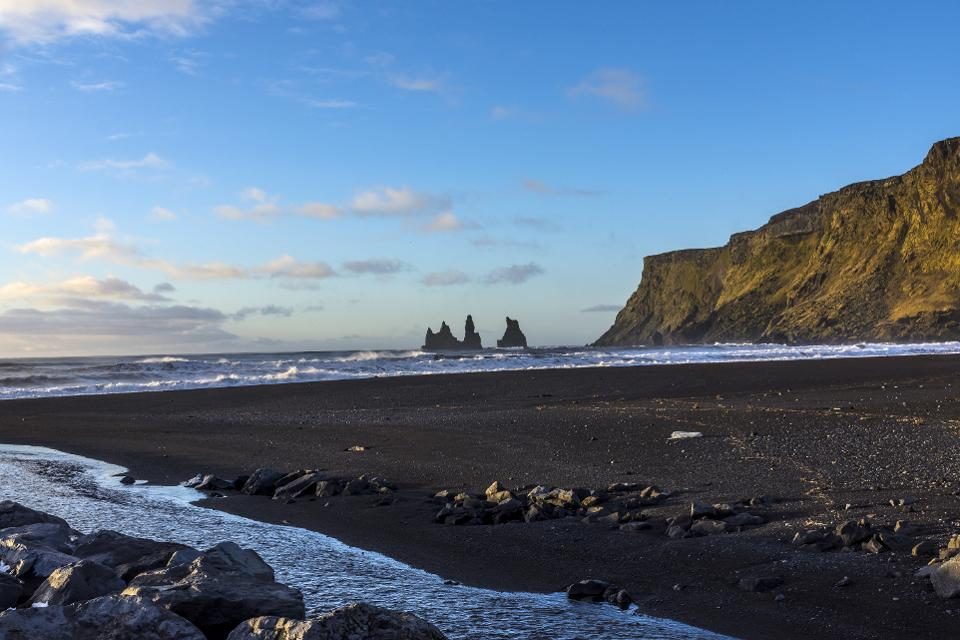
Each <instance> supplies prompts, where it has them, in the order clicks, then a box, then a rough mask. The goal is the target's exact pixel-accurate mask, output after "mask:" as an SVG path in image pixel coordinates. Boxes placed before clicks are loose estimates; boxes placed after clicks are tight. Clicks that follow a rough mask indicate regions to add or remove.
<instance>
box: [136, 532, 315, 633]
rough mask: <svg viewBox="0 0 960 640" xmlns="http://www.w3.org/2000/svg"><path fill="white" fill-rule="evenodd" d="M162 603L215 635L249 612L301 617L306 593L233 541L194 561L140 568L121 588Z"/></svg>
mask: <svg viewBox="0 0 960 640" xmlns="http://www.w3.org/2000/svg"><path fill="white" fill-rule="evenodd" d="M123 595H125V596H136V597H142V598H145V599H147V600H149V601H151V602H154V603H156V604H159V605H161V606H164V607H166V608H168V609H170V610H171V611H173V612H174V613H176V614H178V615H180V616H183V617H184V618H186V619H188V620H190V621H191V622H193V623H194V624H195V625H197V626H198V627H199V628H200V629H201V630H203V632H204V633H205V634H207V636H208V637H209V638H211V639H216V638H224V637H226V635H227V633H229V632H230V631H231V630H232V629H233V628H234V627H236V626H237V625H238V624H240V623H241V622H243V621H244V620H248V619H250V618H256V617H259V616H281V617H288V618H302V617H303V616H304V613H305V610H304V604H303V595H302V594H301V593H300V591H298V590H297V589H293V588H291V587H288V586H286V585H283V584H279V583H277V582H275V581H274V574H273V569H271V568H270V566H269V565H268V564H267V563H265V562H264V561H263V560H262V559H261V558H260V556H259V555H257V554H256V553H255V552H253V551H250V550H248V549H241V548H240V547H238V546H237V545H235V544H233V543H231V542H225V543H221V544H218V545H217V546H215V547H213V548H212V549H208V550H207V551H205V552H204V553H203V554H202V555H200V556H199V557H197V558H196V559H195V560H193V562H191V563H190V564H181V565H178V566H173V567H167V568H165V569H159V570H156V571H151V572H148V573H143V574H140V575H139V576H137V577H135V578H134V579H133V580H131V581H130V586H129V587H127V588H126V589H125V590H124V591H123Z"/></svg>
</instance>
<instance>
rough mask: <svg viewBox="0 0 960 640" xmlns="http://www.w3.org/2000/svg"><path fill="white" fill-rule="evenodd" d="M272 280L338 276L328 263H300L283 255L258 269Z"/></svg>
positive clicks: (318, 278)
mask: <svg viewBox="0 0 960 640" xmlns="http://www.w3.org/2000/svg"><path fill="white" fill-rule="evenodd" d="M257 271H258V272H259V273H262V274H264V275H267V276H269V277H271V278H296V279H307V280H320V279H323V278H331V277H333V276H335V275H337V272H336V271H334V270H333V267H331V266H330V265H328V264H327V263H326V262H300V261H299V260H297V259H296V258H294V257H293V256H289V255H283V256H280V257H279V258H277V259H276V260H272V261H270V262H268V263H267V264H265V265H263V266H262V267H260V268H259V269H257Z"/></svg>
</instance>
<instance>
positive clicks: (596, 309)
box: [580, 304, 623, 313]
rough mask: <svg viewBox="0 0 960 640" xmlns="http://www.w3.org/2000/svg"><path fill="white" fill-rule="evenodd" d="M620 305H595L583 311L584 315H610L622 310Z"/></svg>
mask: <svg viewBox="0 0 960 640" xmlns="http://www.w3.org/2000/svg"><path fill="white" fill-rule="evenodd" d="M622 308H623V307H621V306H620V305H618V304H595V305H593V306H592V307H587V308H586V309H581V310H580V311H581V312H582V313H609V312H612V311H620V309H622Z"/></svg>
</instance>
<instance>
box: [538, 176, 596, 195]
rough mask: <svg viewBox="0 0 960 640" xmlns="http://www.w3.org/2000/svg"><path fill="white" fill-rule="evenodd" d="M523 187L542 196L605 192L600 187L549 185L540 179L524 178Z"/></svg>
mask: <svg viewBox="0 0 960 640" xmlns="http://www.w3.org/2000/svg"><path fill="white" fill-rule="evenodd" d="M523 189H524V190H525V191H529V192H530V193H537V194H540V195H542V196H573V197H577V198H591V197H594V196H599V195H602V194H603V192H602V191H600V190H598V189H584V188H582V187H565V186H556V185H549V184H547V183H545V182H542V181H540V180H533V179H529V180H524V181H523Z"/></svg>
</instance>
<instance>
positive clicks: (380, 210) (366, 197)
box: [350, 187, 450, 217]
mask: <svg viewBox="0 0 960 640" xmlns="http://www.w3.org/2000/svg"><path fill="white" fill-rule="evenodd" d="M449 206H450V199H449V198H448V197H446V196H441V195H434V194H430V193H419V192H416V191H413V190H412V189H410V188H409V187H399V188H393V187H383V188H380V189H373V190H369V191H363V192H361V193H358V194H357V195H356V196H355V197H354V198H353V201H352V202H351V203H350V208H351V209H352V210H353V212H354V213H355V214H356V215H358V216H361V217H364V216H412V215H418V214H423V213H432V212H435V211H437V210H439V209H447V208H449Z"/></svg>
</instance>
